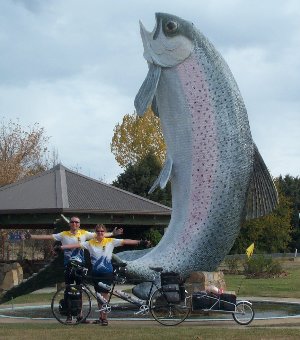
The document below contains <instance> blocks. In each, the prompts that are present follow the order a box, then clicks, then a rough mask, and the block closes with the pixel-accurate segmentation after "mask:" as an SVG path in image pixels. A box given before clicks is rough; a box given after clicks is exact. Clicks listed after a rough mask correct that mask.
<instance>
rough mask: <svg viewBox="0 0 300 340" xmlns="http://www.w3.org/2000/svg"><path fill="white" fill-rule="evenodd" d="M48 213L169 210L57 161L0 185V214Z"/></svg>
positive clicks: (158, 212)
mask: <svg viewBox="0 0 300 340" xmlns="http://www.w3.org/2000/svg"><path fill="white" fill-rule="evenodd" d="M49 212H51V213H80V212H84V213H112V214H143V215H147V214H150V215H170V214H171V209H170V208H169V207H167V206H164V205H162V204H159V203H156V202H153V201H151V200H148V199H146V198H143V197H141V196H138V195H134V194H132V193H130V192H127V191H125V190H121V189H119V188H116V187H114V186H112V185H108V184H106V183H103V182H101V181H97V180H95V179H92V178H89V177H87V176H84V175H82V174H80V173H77V172H74V171H72V170H70V169H68V168H66V167H64V166H63V165H61V164H58V165H56V166H55V167H54V168H52V169H50V170H48V171H45V172H43V173H41V174H39V175H36V176H32V177H28V178H25V179H23V180H20V181H18V182H16V183H13V184H9V185H6V186H3V187H0V215H1V214H18V213H19V214H24V213H26V214H27V213H49Z"/></svg>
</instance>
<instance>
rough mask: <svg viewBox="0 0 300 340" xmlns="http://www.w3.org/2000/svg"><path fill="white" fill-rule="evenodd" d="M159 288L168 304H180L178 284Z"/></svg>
mask: <svg viewBox="0 0 300 340" xmlns="http://www.w3.org/2000/svg"><path fill="white" fill-rule="evenodd" d="M161 288H162V291H163V292H164V295H165V296H166V298H167V300H168V302H170V303H179V302H180V290H179V284H168V285H163V286H162V287H161Z"/></svg>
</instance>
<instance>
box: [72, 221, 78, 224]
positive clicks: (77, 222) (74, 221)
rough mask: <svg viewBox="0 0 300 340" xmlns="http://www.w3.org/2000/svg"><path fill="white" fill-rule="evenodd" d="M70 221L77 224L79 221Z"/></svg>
mask: <svg viewBox="0 0 300 340" xmlns="http://www.w3.org/2000/svg"><path fill="white" fill-rule="evenodd" d="M70 223H76V224H79V223H80V222H79V221H70Z"/></svg>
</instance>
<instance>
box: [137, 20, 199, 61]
mask: <svg viewBox="0 0 300 340" xmlns="http://www.w3.org/2000/svg"><path fill="white" fill-rule="evenodd" d="M155 16H156V25H155V27H154V30H153V31H152V32H148V31H147V30H146V29H145V27H144V26H143V24H142V23H141V22H140V31H141V36H142V40H143V45H144V58H145V59H146V60H147V61H148V63H151V64H155V65H157V66H161V67H173V66H176V65H178V64H180V63H182V62H183V61H184V60H185V59H187V58H188V57H189V56H190V54H191V52H192V51H193V49H194V42H193V41H194V31H195V29H194V26H193V24H192V23H190V22H188V21H185V20H183V19H181V18H179V17H177V16H175V15H171V14H166V13H156V15H155Z"/></svg>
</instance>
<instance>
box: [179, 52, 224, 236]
mask: <svg viewBox="0 0 300 340" xmlns="http://www.w3.org/2000/svg"><path fill="white" fill-rule="evenodd" d="M177 70H178V74H179V78H180V80H181V85H182V87H183V90H184V95H185V98H186V100H187V104H188V109H189V112H190V115H191V120H192V141H193V145H192V174H191V175H192V177H191V183H190V190H191V191H190V202H189V212H188V214H187V216H189V220H188V221H186V223H185V226H184V229H185V230H189V233H187V235H189V237H190V238H193V233H191V230H192V231H194V232H197V233H198V232H199V231H200V229H201V228H204V227H205V221H206V220H207V218H208V216H209V211H210V208H211V202H212V195H213V188H214V184H213V183H214V178H213V174H214V173H215V171H214V169H215V168H216V165H217V160H218V159H217V158H218V147H217V142H216V140H217V138H216V134H217V129H216V121H215V111H214V106H213V104H212V102H211V101H210V92H209V91H210V89H209V84H208V81H207V79H206V76H205V71H204V70H203V69H202V67H201V65H199V64H198V63H197V62H196V60H195V58H193V56H191V57H190V58H188V59H187V60H186V61H185V62H183V63H181V64H179V65H178V67H177ZM183 233H185V232H184V231H183Z"/></svg>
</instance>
